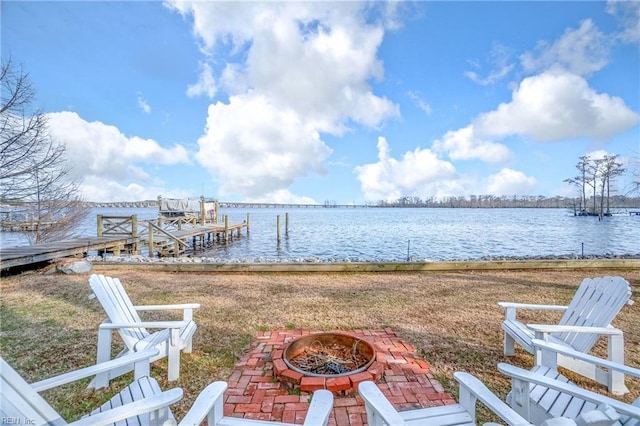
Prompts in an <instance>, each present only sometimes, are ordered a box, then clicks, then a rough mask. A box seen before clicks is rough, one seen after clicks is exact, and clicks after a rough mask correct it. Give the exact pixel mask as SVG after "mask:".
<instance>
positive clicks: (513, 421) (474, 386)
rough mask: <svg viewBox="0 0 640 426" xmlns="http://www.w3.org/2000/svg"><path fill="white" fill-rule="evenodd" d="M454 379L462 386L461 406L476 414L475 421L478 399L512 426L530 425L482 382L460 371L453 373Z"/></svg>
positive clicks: (460, 393)
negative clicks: (476, 401)
mask: <svg viewBox="0 0 640 426" xmlns="http://www.w3.org/2000/svg"><path fill="white" fill-rule="evenodd" d="M453 377H454V378H455V379H456V381H457V382H458V384H459V386H460V392H459V399H460V405H462V406H463V407H465V409H467V411H469V412H471V413H472V414H474V415H473V417H474V419H475V398H477V399H478V400H480V402H482V403H483V404H484V405H485V406H487V407H488V408H489V409H490V410H491V411H493V412H494V413H495V414H497V415H498V416H499V417H500V418H501V419H502V420H504V421H505V422H507V424H509V425H511V426H516V425H529V424H530V423H529V422H528V421H527V420H526V419H525V418H524V417H522V416H521V415H519V414H518V413H516V412H515V411H514V410H513V409H512V408H511V407H509V406H508V405H507V404H505V403H504V402H503V401H501V400H500V398H498V397H497V396H495V395H494V394H493V392H491V391H490V390H489V389H488V388H487V387H486V386H485V385H484V384H483V383H482V382H481V381H480V380H478V379H477V378H475V377H474V376H472V375H471V374H469V373H464V372H460V371H458V372H455V373H453ZM470 395H473V396H474V397H475V398H470ZM472 404H473V406H472Z"/></svg>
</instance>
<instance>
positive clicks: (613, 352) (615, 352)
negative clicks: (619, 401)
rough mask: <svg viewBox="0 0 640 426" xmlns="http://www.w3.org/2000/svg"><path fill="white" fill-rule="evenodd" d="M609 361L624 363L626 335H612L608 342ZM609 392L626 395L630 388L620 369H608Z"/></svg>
mask: <svg viewBox="0 0 640 426" xmlns="http://www.w3.org/2000/svg"><path fill="white" fill-rule="evenodd" d="M607 346H608V349H609V361H613V362H616V363H618V364H622V365H624V336H623V335H622V334H619V335H615V334H614V335H610V336H609V342H608V345H607ZM608 376H609V377H608V382H609V383H608V384H607V385H608V387H609V392H611V393H613V394H614V395H624V394H625V393H627V392H629V389H628V388H627V386H625V384H624V374H623V373H621V372H619V371H613V370H609V371H608Z"/></svg>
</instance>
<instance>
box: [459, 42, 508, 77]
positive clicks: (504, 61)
mask: <svg viewBox="0 0 640 426" xmlns="http://www.w3.org/2000/svg"><path fill="white" fill-rule="evenodd" d="M490 61H491V64H492V66H493V70H492V71H491V72H490V73H489V74H488V75H487V76H486V77H480V75H479V74H478V73H477V72H476V71H466V72H465V73H464V76H465V77H467V78H468V79H470V80H471V81H474V82H476V83H478V84H480V85H482V86H489V85H492V84H496V83H498V82H499V81H500V80H502V79H503V78H505V77H506V76H507V75H508V74H509V73H510V72H511V71H512V70H513V68H514V64H513V63H511V51H510V49H508V48H507V47H505V46H503V45H501V44H499V43H494V45H493V47H492V48H491V53H490ZM471 64H472V65H473V66H474V67H476V68H479V67H480V65H479V63H478V62H477V61H472V62H471Z"/></svg>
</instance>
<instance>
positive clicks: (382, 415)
mask: <svg viewBox="0 0 640 426" xmlns="http://www.w3.org/2000/svg"><path fill="white" fill-rule="evenodd" d="M454 377H455V379H456V380H457V381H458V384H459V386H460V395H459V399H460V403H459V404H454V405H444V406H440V407H431V408H421V409H416V410H409V411H401V412H398V411H397V410H396V409H395V408H394V407H393V405H392V404H391V403H390V402H389V400H388V399H387V398H386V397H385V396H384V394H383V393H382V392H381V391H380V389H379V388H378V387H377V386H376V384H375V383H373V382H362V383H360V385H359V386H358V393H359V394H360V396H361V397H362V399H363V400H364V403H365V410H366V412H367V422H368V424H369V426H384V425H394V426H395V425H426V424H428V425H431V426H454V425H469V426H470V425H475V424H476V416H475V413H476V401H477V400H480V401H481V402H482V403H483V404H484V405H486V406H487V407H488V408H489V409H490V410H491V411H493V412H494V413H495V414H497V415H498V416H499V417H500V418H501V419H502V420H504V421H505V422H507V424H509V425H512V426H513V425H529V422H528V421H527V420H526V419H524V418H523V417H522V416H520V415H519V414H518V413H516V412H515V411H514V410H512V409H511V408H510V407H509V406H508V405H507V404H505V403H504V402H502V401H501V400H500V399H499V398H498V397H497V396H495V395H494V394H493V393H492V392H491V391H490V390H489V389H487V387H486V386H485V385H484V384H482V382H480V381H479V380H478V379H476V378H475V377H473V376H472V375H470V374H468V373H463V372H456V373H454Z"/></svg>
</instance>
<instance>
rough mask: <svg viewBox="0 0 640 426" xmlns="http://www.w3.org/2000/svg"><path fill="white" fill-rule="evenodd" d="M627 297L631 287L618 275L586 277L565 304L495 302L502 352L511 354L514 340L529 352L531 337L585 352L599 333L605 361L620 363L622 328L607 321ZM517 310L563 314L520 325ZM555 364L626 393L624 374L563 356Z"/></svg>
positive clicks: (611, 388)
mask: <svg viewBox="0 0 640 426" xmlns="http://www.w3.org/2000/svg"><path fill="white" fill-rule="evenodd" d="M630 297H631V287H630V286H629V283H628V282H627V281H626V280H624V279H623V278H622V277H602V278H593V279H592V278H586V279H585V280H584V281H583V282H582V284H580V287H579V288H578V291H577V292H576V294H575V296H574V297H573V299H572V300H571V303H570V304H569V305H568V306H558V305H533V304H524V303H510V302H499V303H498V305H500V306H501V307H503V308H505V309H506V316H505V320H504V321H503V322H502V329H503V330H504V354H505V355H507V356H510V355H513V354H514V353H515V347H514V345H515V343H516V342H517V343H518V344H519V345H520V346H522V347H523V348H524V349H525V350H526V351H528V352H530V353H533V352H534V348H533V345H532V344H531V341H532V340H533V339H534V338H536V339H544V340H549V341H550V342H553V343H556V344H559V345H562V346H565V347H567V348H569V349H573V350H574V351H577V352H583V353H588V352H589V351H590V350H591V349H592V348H593V346H594V345H595V344H596V342H597V340H598V339H599V338H600V336H606V338H607V343H608V352H609V360H610V361H612V362H616V363H619V364H624V335H623V332H622V330H619V329H617V328H614V327H612V326H611V321H613V319H614V318H615V317H616V315H617V314H618V312H620V310H621V309H622V307H623V306H624V305H625V304H627V303H629V304H631V303H633V302H632V301H631V300H630ZM518 309H538V310H557V311H564V314H563V315H562V318H561V319H560V322H559V323H558V324H555V325H550V324H523V323H522V322H520V321H518V320H517V318H516V313H517V310H518ZM558 364H559V365H561V366H562V367H565V368H567V369H569V370H573V371H575V372H578V373H580V374H582V375H584V376H586V377H589V378H590V379H593V380H596V381H597V382H598V383H601V384H604V385H607V386H609V391H610V392H612V393H614V394H624V393H626V392H628V389H627V388H626V386H625V385H624V376H623V375H622V374H621V373H619V372H617V371H609V372H608V373H604V372H602V371H601V370H599V369H598V368H597V367H595V366H594V365H593V364H590V363H586V362H584V361H582V360H579V359H575V358H570V357H565V356H564V355H560V356H559V357H558Z"/></svg>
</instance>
